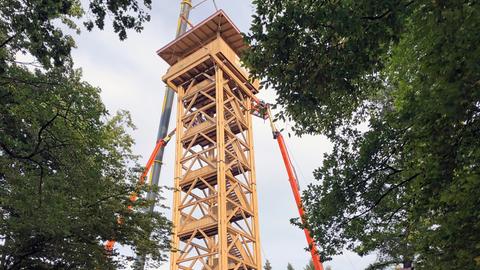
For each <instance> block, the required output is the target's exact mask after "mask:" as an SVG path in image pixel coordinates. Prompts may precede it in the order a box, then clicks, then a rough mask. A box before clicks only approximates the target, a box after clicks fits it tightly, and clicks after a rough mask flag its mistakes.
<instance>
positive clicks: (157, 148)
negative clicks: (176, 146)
mask: <svg viewBox="0 0 480 270" xmlns="http://www.w3.org/2000/svg"><path fill="white" fill-rule="evenodd" d="M173 134H175V129H174V130H173V131H171V132H170V133H169V134H168V135H167V136H166V137H165V138H163V139H160V140H158V141H157V143H156V144H155V148H154V149H153V151H152V153H151V154H150V158H149V159H148V161H147V165H146V166H145V169H144V170H143V172H142V175H141V176H140V179H139V181H138V185H139V186H142V185H144V184H145V178H146V177H147V174H148V172H149V171H150V169H151V168H152V165H153V162H154V161H155V157H156V156H157V153H158V151H160V149H162V148H163V147H165V146H166V145H167V143H168V141H170V139H171V137H172V136H173ZM137 198H138V195H137V193H136V192H132V194H130V201H131V202H135V201H136V200H137ZM128 209H130V210H132V206H131V205H128ZM118 222H119V223H120V222H121V219H119V220H118ZM114 246H115V240H113V239H111V240H108V241H107V242H106V243H105V246H104V247H105V250H106V251H107V252H111V251H112V250H113V247H114Z"/></svg>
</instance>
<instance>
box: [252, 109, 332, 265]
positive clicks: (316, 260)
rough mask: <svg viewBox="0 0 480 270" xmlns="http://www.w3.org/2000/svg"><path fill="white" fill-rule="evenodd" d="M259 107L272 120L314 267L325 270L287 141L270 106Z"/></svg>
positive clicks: (271, 124) (272, 126)
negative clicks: (310, 226) (310, 228)
mask: <svg viewBox="0 0 480 270" xmlns="http://www.w3.org/2000/svg"><path fill="white" fill-rule="evenodd" d="M259 106H260V107H263V108H265V109H266V116H267V117H268V118H269V120H270V126H271V128H272V133H273V138H274V139H275V140H277V143H278V147H279V148H280V152H281V153H282V158H283V163H284V164H285V169H286V170H287V174H288V182H290V187H291V188H292V193H293V197H294V198H295V203H296V204H297V209H298V214H299V215H300V220H301V221H302V224H303V225H304V228H303V232H304V233H305V238H306V239H307V243H308V246H309V248H310V254H311V255H312V261H313V266H314V268H315V270H323V265H322V262H321V260H320V256H319V255H318V250H317V245H316V243H315V241H314V240H313V238H312V236H311V235H310V231H309V230H308V228H307V226H306V220H305V218H304V216H305V210H304V208H303V203H302V197H301V195H300V186H299V185H298V178H297V175H296V173H295V168H294V167H293V164H292V161H291V160H290V155H289V154H288V149H287V145H286V144H285V140H284V139H283V135H282V133H280V131H278V129H277V128H276V126H275V124H274V123H273V119H272V114H271V111H270V107H269V106H268V104H265V103H264V102H261V101H260V103H259Z"/></svg>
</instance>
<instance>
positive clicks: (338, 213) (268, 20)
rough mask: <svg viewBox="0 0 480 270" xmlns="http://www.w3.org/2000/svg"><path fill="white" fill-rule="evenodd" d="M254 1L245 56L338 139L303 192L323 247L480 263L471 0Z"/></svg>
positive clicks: (478, 20) (479, 14) (287, 103)
mask: <svg viewBox="0 0 480 270" xmlns="http://www.w3.org/2000/svg"><path fill="white" fill-rule="evenodd" d="M254 2H255V5H256V15H255V16H254V20H253V24H252V27H251V34H250V35H248V36H247V39H248V40H249V41H250V43H251V46H252V48H251V50H250V51H249V52H247V54H246V55H245V57H244V61H245V63H246V64H247V65H248V66H249V68H250V70H251V71H252V72H253V73H254V74H256V75H257V76H258V77H260V78H263V79H264V83H265V84H266V85H267V86H272V87H274V88H275V89H276V90H277V94H278V99H277V106H280V107H283V108H284V110H281V111H280V112H279V114H278V116H277V117H278V118H280V119H288V120H293V121H295V127H294V129H293V130H294V131H295V132H296V133H297V134H298V135H302V134H309V133H310V134H324V135H326V136H327V137H328V138H329V139H330V140H331V141H332V142H333V143H334V148H333V151H332V152H331V153H330V154H328V155H326V156H325V159H324V161H323V165H322V166H321V167H320V168H319V169H317V170H316V171H315V172H314V177H315V178H316V179H318V180H319V182H318V183H317V184H314V185H311V186H309V187H308V190H307V191H305V192H304V202H305V207H306V211H307V213H308V214H307V217H306V218H307V220H308V224H309V228H310V229H311V230H312V232H313V234H314V236H315V238H316V239H317V242H318V243H319V244H320V253H321V256H322V259H323V260H325V259H328V258H330V257H331V256H333V255H336V254H340V253H342V251H343V250H344V249H345V248H347V249H349V250H353V251H355V252H357V253H358V254H360V255H365V254H368V253H371V252H374V251H375V252H376V253H377V254H379V258H378V262H376V263H375V264H373V265H372V266H371V267H370V269H384V268H386V267H388V266H389V265H395V264H398V263H403V264H404V266H405V265H409V264H411V263H412V261H413V263H414V264H415V269H434V268H435V269H478V267H479V266H480V264H479V262H478V261H479V259H478V254H480V246H478V245H477V244H476V243H479V242H480V235H479V234H477V233H475V232H477V231H478V230H479V229H480V218H479V217H480V215H479V214H480V209H479V208H478V205H479V204H480V199H479V196H478V195H477V191H476V190H478V188H479V187H480V167H479V166H478V164H480V143H479V140H478V136H479V135H480V128H479V127H480V121H479V118H480V83H479V81H478V78H479V77H480V67H479V65H478V63H479V61H480V47H479V45H478V44H479V39H480V38H479V35H478V26H479V25H480V6H479V3H478V2H476V1H453V0H451V1H449V0H447V1H387V0H386V1H366V0H364V1H324V2H321V3H319V2H315V1H300V2H299V1H293V0H280V1H260V0H257V1H254ZM365 126H368V127H365ZM362 127H365V128H362Z"/></svg>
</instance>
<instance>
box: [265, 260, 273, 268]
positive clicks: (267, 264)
mask: <svg viewBox="0 0 480 270" xmlns="http://www.w3.org/2000/svg"><path fill="white" fill-rule="evenodd" d="M263 269H265V270H272V265H271V264H270V261H269V260H267V261H265V265H264V266H263Z"/></svg>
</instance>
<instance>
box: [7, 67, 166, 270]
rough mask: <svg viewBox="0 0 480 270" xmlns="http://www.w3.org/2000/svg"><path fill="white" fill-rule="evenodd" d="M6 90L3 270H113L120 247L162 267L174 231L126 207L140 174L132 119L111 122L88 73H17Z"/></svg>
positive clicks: (11, 69)
mask: <svg viewBox="0 0 480 270" xmlns="http://www.w3.org/2000/svg"><path fill="white" fill-rule="evenodd" d="M18 78H21V81H19V79H18ZM0 85H2V87H1V88H0V96H1V98H0V130H1V133H0V168H1V171H0V183H1V184H0V198H1V199H0V212H1V215H0V218H1V221H0V236H1V237H2V239H3V240H4V241H5V242H4V244H3V245H0V255H1V256H2V261H1V264H2V269H25V268H29V269H59V268H61V269H72V268H75V269H98V268H100V269H113V268H114V266H117V264H118V263H120V262H119V261H114V260H113V257H111V256H106V254H105V251H104V248H103V241H106V240H108V239H111V238H112V237H114V238H115V239H116V241H117V242H119V243H120V244H125V245H131V246H133V247H135V249H136V250H137V251H139V252H145V253H149V254H151V255H152V257H153V258H154V259H156V260H161V259H162V258H163V257H162V253H161V251H164V250H166V249H168V247H169V241H168V235H169V226H170V224H169V222H168V221H167V219H166V218H165V217H164V216H162V215H160V214H156V213H154V214H153V215H149V214H147V213H143V212H140V211H129V210H128V209H127V207H126V206H127V203H128V201H129V200H128V196H129V194H130V193H131V192H132V191H134V190H136V187H135V184H134V183H136V181H137V179H138V175H139V169H140V168H139V166H138V165H137V163H136V160H137V158H136V156H134V155H132V153H131V147H132V145H133V140H132V138H131V137H130V136H129V135H128V134H127V130H126V128H132V127H133V125H132V123H131V120H130V117H129V115H128V113H126V112H121V113H119V114H117V115H114V116H113V117H108V115H107V111H106V110H105V107H104V106H103V104H102V102H101V100H100V96H99V90H98V89H96V88H94V87H92V86H90V85H88V84H87V83H85V82H82V81H81V80H80V73H79V72H72V73H70V74H68V76H66V75H65V74H63V73H57V72H56V71H55V70H52V71H50V72H48V73H46V74H43V73H40V72H35V73H32V72H31V71H28V70H27V69H25V68H21V67H18V66H11V67H9V69H8V72H6V73H4V74H3V75H2V77H1V78H0ZM139 191H140V190H139ZM151 203H153V202H147V201H145V200H138V201H137V202H136V203H135V204H136V205H137V206H138V207H146V206H148V205H150V204H151ZM120 216H122V217H123V218H122V220H123V222H122V224H121V225H120V224H118V222H117V218H118V217H120ZM150 231H153V232H154V236H153V237H152V238H149V232H150ZM125 259H129V258H121V260H125Z"/></svg>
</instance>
